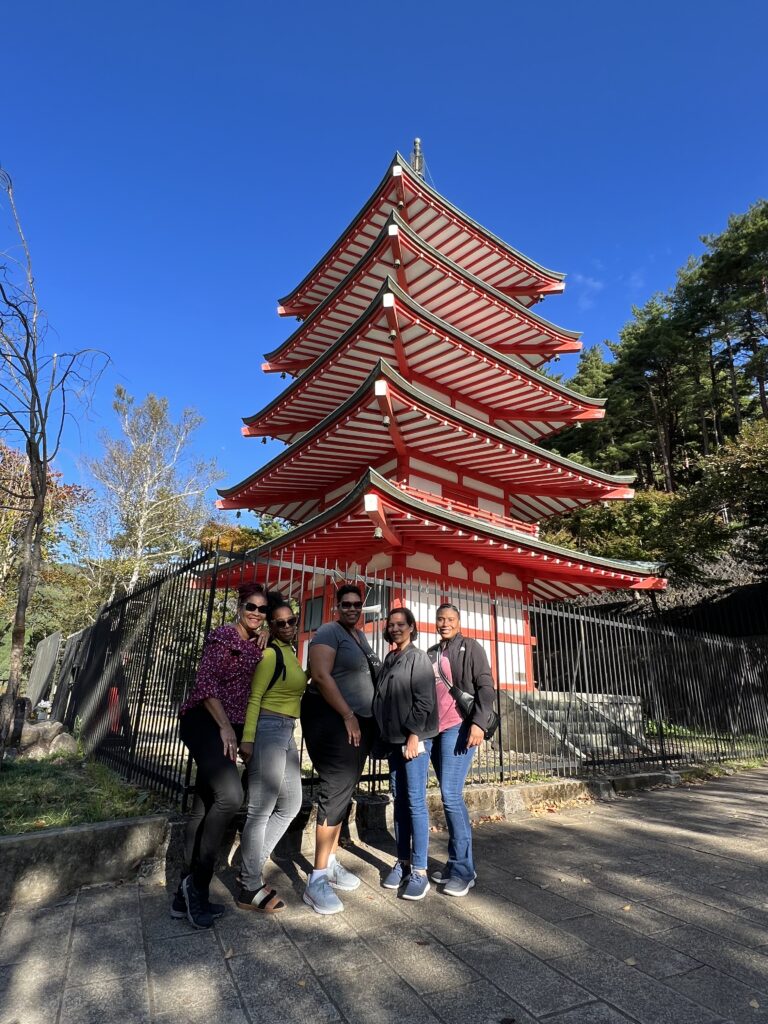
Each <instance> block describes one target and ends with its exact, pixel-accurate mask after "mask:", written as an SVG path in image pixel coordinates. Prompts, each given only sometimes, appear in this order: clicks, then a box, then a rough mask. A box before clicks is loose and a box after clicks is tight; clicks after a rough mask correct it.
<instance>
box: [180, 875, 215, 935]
mask: <svg viewBox="0 0 768 1024" xmlns="http://www.w3.org/2000/svg"><path fill="white" fill-rule="evenodd" d="M181 891H182V893H183V894H184V904H185V906H186V908H187V920H188V921H189V923H190V924H191V925H192V927H193V928H211V927H212V926H213V916H212V915H211V913H210V912H209V910H208V900H206V899H203V897H202V896H201V895H200V893H199V892H198V891H197V889H196V888H195V885H194V882H193V881H192V876H191V875H188V876H187V877H186V878H185V879H184V881H183V882H182V883H181Z"/></svg>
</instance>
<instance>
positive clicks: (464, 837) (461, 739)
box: [431, 722, 477, 882]
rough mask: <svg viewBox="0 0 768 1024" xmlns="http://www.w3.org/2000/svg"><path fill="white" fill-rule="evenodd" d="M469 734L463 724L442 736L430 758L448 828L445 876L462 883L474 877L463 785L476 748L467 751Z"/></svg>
mask: <svg viewBox="0 0 768 1024" xmlns="http://www.w3.org/2000/svg"><path fill="white" fill-rule="evenodd" d="M468 732H469V727H468V726H467V723H466V722H464V723H462V724H461V725H454V726H452V727H451V728H450V729H446V730H445V732H441V733H440V735H439V736H436V737H435V739H434V740H433V741H432V755H431V756H432V766H433V767H434V769H435V774H436V775H437V781H438V782H439V783H440V795H441V797H442V799H443V810H444V811H445V820H446V823H447V825H448V865H447V871H448V875H449V877H451V878H460V879H461V880H462V881H464V882H468V881H470V879H472V878H474V876H475V864H474V861H473V859H472V827H471V825H470V823H469V812H468V811H467V805H466V804H465V803H464V782H465V780H466V778H467V772H468V771H469V766H470V764H471V763H472V758H473V757H474V756H475V751H476V750H477V747H470V748H469V749H467V734H468Z"/></svg>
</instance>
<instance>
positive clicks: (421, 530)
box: [253, 469, 666, 601]
mask: <svg viewBox="0 0 768 1024" xmlns="http://www.w3.org/2000/svg"><path fill="white" fill-rule="evenodd" d="M382 551H390V552H402V553H404V554H409V553H422V554H423V553H434V554H435V556H436V557H440V556H442V557H443V559H446V558H448V557H450V559H451V561H454V560H464V561H467V562H472V563H474V564H475V565H477V566H480V567H483V568H485V569H486V570H492V571H494V572H509V573H513V574H514V575H515V576H516V577H517V578H518V579H519V580H521V582H525V583H526V584H527V586H528V589H529V591H530V593H531V594H532V595H534V596H535V597H538V598H541V599H543V600H546V601H549V600H555V599H562V598H568V597H580V596H583V595H585V594H589V593H593V592H595V591H600V590H611V589H635V590H663V589H664V588H665V586H666V580H664V579H660V578H658V577H657V576H654V575H653V574H654V573H655V572H658V571H659V568H660V567H659V566H658V565H656V564H654V563H648V562H645V563H640V562H624V561H619V560H617V559H609V558H598V557H596V556H594V555H583V554H580V553H578V552H575V551H570V550H569V549H568V548H562V547H559V546H557V545H555V544H548V543H547V542H546V541H542V540H539V539H538V538H537V537H535V536H534V535H532V534H522V533H518V532H516V531H515V530H513V529H510V528H507V527H505V526H503V525H500V524H498V523H493V522H490V521H486V520H482V519H480V520H479V519H476V518H475V517H474V516H471V515H466V514H463V513H462V512H457V511H456V510H455V509H454V510H449V509H448V508H446V507H442V506H434V505H432V504H431V503H430V502H428V501H425V500H423V499H421V498H419V497H417V496H415V495H414V494H411V493H408V492H407V491H404V490H402V489H401V488H400V487H398V486H397V485H396V484H394V483H392V482H390V481H388V480H385V479H384V478H383V477H382V476H380V475H379V474H378V473H376V472H375V470H372V469H368V470H367V471H366V472H365V473H363V474H362V476H361V477H360V479H359V480H358V481H357V482H356V483H355V485H354V486H353V487H352V488H351V489H350V491H349V492H348V493H347V494H346V495H345V496H344V497H343V498H341V500H340V501H338V502H337V503H336V504H335V505H333V506H332V507H330V508H328V509H326V510H325V511H324V512H321V513H320V514H318V515H317V516H315V517H313V518H312V519H311V520H310V521H308V522H306V523H303V524H302V525H300V526H296V527H294V529H292V530H289V531H288V533H285V534H282V535H281V536H280V537H278V538H276V539H275V540H273V541H270V542H268V543H267V544H264V545H262V546H261V547H260V548H258V549H257V551H255V552H254V553H253V554H254V556H255V557H256V556H257V557H259V558H264V557H267V556H268V557H270V558H271V557H275V556H276V557H281V555H284V556H287V557H293V558H296V559H300V560H301V562H302V564H311V563H312V561H313V560H314V561H315V563H316V564H317V565H318V566H320V567H323V566H325V567H326V568H327V567H331V566H333V565H334V564H339V565H347V564H348V563H349V557H350V553H351V552H353V553H354V557H355V559H356V560H357V561H358V562H362V564H363V565H364V564H365V562H366V561H367V560H369V559H370V558H372V557H373V556H374V555H376V554H379V553H380V552H382ZM411 571H412V572H413V573H414V574H415V575H418V574H419V570H418V569H414V570H411ZM466 585H468V586H472V584H471V582H469V583H467V584H466Z"/></svg>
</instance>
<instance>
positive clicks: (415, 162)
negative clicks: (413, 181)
mask: <svg viewBox="0 0 768 1024" xmlns="http://www.w3.org/2000/svg"><path fill="white" fill-rule="evenodd" d="M411 167H412V168H413V169H414V171H416V173H417V174H418V176H419V177H420V178H423V177H424V153H423V152H422V149H421V139H419V138H415V139H414V140H413V150H412V152H411Z"/></svg>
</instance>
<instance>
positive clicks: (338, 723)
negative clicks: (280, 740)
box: [301, 690, 375, 825]
mask: <svg viewBox="0 0 768 1024" xmlns="http://www.w3.org/2000/svg"><path fill="white" fill-rule="evenodd" d="M358 722H359V723H360V733H361V736H360V746H359V747H355V746H354V745H353V744H352V743H350V742H349V739H348V737H347V727H346V726H345V725H344V720H343V718H342V717H341V715H340V714H339V713H338V712H337V711H334V710H333V708H332V707H331V706H330V704H328V703H327V702H326V701H325V700H324V699H323V698H322V697H321V696H320V694H319V693H313V692H312V691H311V690H306V691H305V693H304V696H303V697H302V699H301V731H302V734H303V736H304V742H305V743H306V745H307V753H308V754H309V756H310V758H311V759H312V764H313V766H314V769H315V771H316V772H317V774H318V775H319V777H320V784H319V786H318V788H317V823H318V825H340V824H341V822H343V821H344V818H345V817H346V814H347V811H348V810H349V805H350V803H351V802H352V794H353V793H354V791H355V787H356V786H357V784H358V783H359V781H360V776H361V775H362V774H363V768H364V767H365V762H366V760H367V759H368V754H369V753H370V750H371V746H372V745H373V739H374V736H375V722H374V720H373V718H360V717H358Z"/></svg>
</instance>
